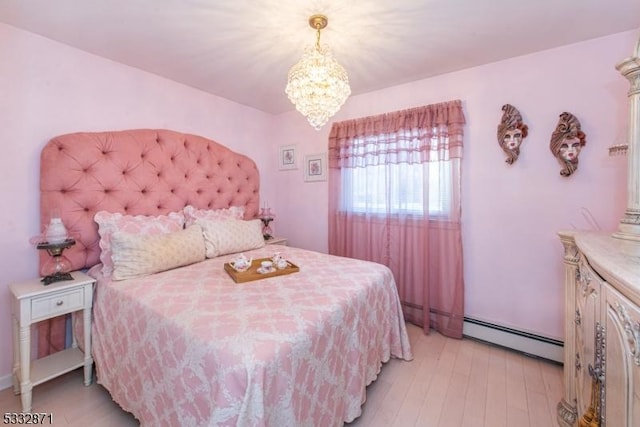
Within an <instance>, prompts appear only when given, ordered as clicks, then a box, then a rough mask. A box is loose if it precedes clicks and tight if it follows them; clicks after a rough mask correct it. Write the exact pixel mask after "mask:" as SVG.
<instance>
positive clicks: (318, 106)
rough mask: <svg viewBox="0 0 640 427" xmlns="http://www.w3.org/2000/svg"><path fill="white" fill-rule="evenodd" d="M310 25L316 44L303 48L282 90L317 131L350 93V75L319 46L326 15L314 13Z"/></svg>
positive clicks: (325, 48)
mask: <svg viewBox="0 0 640 427" xmlns="http://www.w3.org/2000/svg"><path fill="white" fill-rule="evenodd" d="M309 25H310V26H311V27H312V28H314V29H315V30H316V31H317V35H316V44H315V46H311V47H308V48H307V49H305V52H304V55H303V56H302V59H301V60H300V62H298V63H297V64H295V65H294V66H293V67H291V69H290V70H289V78H288V81H287V88H286V89H285V92H286V93H287V95H288V96H289V99H290V100H291V102H293V104H294V105H295V106H296V110H298V111H300V112H301V113H302V114H303V115H304V116H305V117H306V118H307V120H308V121H309V123H310V124H311V126H313V127H314V128H315V129H316V130H320V129H321V128H322V126H324V125H325V123H327V121H329V119H330V118H331V117H332V116H333V115H334V114H335V113H337V112H338V110H339V109H340V107H342V104H344V102H345V101H346V100H347V98H348V97H349V95H350V94H351V88H349V77H348V76H347V72H346V71H345V69H344V68H343V67H342V66H341V65H340V64H338V63H337V62H336V60H335V59H334V58H333V55H331V51H330V50H329V48H328V47H326V46H320V30H322V29H323V28H325V27H326V26H327V17H326V16H324V15H313V16H311V17H310V18H309Z"/></svg>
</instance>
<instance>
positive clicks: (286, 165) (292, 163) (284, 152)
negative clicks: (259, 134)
mask: <svg viewBox="0 0 640 427" xmlns="http://www.w3.org/2000/svg"><path fill="white" fill-rule="evenodd" d="M278 165H279V168H280V170H288V169H297V168H298V166H297V165H296V146H295V145H283V146H281V147H280V151H279V158H278Z"/></svg>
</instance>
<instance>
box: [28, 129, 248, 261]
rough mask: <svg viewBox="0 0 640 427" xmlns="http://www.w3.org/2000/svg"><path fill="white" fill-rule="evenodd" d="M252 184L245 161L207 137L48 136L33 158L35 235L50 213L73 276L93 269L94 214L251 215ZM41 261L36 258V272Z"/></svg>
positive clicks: (146, 133) (156, 133)
mask: <svg viewBox="0 0 640 427" xmlns="http://www.w3.org/2000/svg"><path fill="white" fill-rule="evenodd" d="M259 189H260V179H259V174H258V169H257V168H256V165H255V163H254V162H253V160H251V159H250V158H248V157H247V156H244V155H242V154H239V153H236V152H233V151H231V150H229V149H228V148H227V147H225V146H223V145H220V144H218V143H216V142H214V141H211V140H209V139H206V138H203V137H200V136H196V135H189V134H184V133H179V132H174V131H170V130H154V129H136V130H126V131H117V132H95V133H89V132H82V133H73V134H68V135H62V136H58V137H56V138H53V139H52V140H51V141H49V142H48V143H47V145H45V147H44V148H43V149H42V154H41V159H40V220H41V223H42V224H41V226H42V229H43V228H44V226H45V225H46V224H48V223H49V219H50V215H51V212H52V210H54V209H55V210H57V212H59V213H60V216H61V217H62V220H63V222H64V224H65V225H66V227H67V229H68V230H69V233H70V234H71V235H72V236H73V237H75V239H76V244H75V245H74V246H72V247H71V248H69V249H68V250H67V251H65V253H64V254H65V256H66V257H67V258H69V260H70V261H71V264H72V267H73V269H74V270H76V269H81V268H88V267H91V266H93V265H95V264H97V263H99V262H100V261H99V256H100V247H99V246H98V241H99V237H98V226H97V224H96V223H95V222H94V220H93V216H94V215H95V213H96V212H98V211H100V210H106V211H109V212H120V213H123V214H128V215H160V214H167V213H169V212H172V211H180V210H182V208H183V207H184V206H186V205H188V204H190V205H193V206H195V207H197V208H201V209H218V208H227V207H229V206H244V207H245V219H249V218H254V217H256V216H257V215H258V206H259V204H260V201H259ZM46 259H47V256H46V255H45V254H41V258H40V266H41V267H42V264H43V262H44V261H45V260H46Z"/></svg>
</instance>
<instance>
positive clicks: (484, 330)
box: [462, 317, 564, 363]
mask: <svg viewBox="0 0 640 427" xmlns="http://www.w3.org/2000/svg"><path fill="white" fill-rule="evenodd" d="M462 334H463V335H464V336H465V337H468V338H472V339H476V340H479V341H483V342H487V343H489V344H495V345H498V346H500V347H506V348H510V349H512V350H516V351H519V352H521V353H524V354H527V355H531V356H535V357H541V358H543V359H547V360H550V361H552V362H557V363H563V362H564V343H563V342H562V341H559V340H555V339H552V338H547V337H543V336H541V335H535V334H532V333H529V332H524V331H519V330H517V329H513V328H508V327H505V326H500V325H496V324H494V323H489V322H485V321H482V320H477V319H473V318H470V317H465V318H464V325H463V329H462Z"/></svg>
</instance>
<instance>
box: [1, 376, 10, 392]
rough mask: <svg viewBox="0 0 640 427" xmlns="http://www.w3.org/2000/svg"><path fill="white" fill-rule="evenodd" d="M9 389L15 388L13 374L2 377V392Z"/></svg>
mask: <svg viewBox="0 0 640 427" xmlns="http://www.w3.org/2000/svg"><path fill="white" fill-rule="evenodd" d="M9 387H13V381H12V379H11V374H9V375H5V376H4V377H0V390H4V389H5V388H9Z"/></svg>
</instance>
